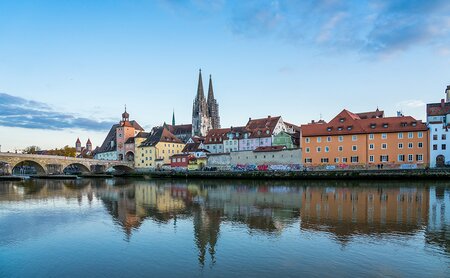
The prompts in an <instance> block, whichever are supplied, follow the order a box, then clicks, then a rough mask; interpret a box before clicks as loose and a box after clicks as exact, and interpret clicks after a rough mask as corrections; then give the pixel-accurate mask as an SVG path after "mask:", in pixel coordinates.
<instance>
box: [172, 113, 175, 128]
mask: <svg viewBox="0 0 450 278" xmlns="http://www.w3.org/2000/svg"><path fill="white" fill-rule="evenodd" d="M172 125H175V109H174V110H173V113H172Z"/></svg>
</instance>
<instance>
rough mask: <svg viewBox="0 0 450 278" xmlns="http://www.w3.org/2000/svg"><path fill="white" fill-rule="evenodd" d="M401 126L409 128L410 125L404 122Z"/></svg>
mask: <svg viewBox="0 0 450 278" xmlns="http://www.w3.org/2000/svg"><path fill="white" fill-rule="evenodd" d="M400 125H401V126H402V127H405V126H407V125H408V124H407V123H406V122H402V123H401V124H400Z"/></svg>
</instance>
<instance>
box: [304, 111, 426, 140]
mask: <svg viewBox="0 0 450 278" xmlns="http://www.w3.org/2000/svg"><path fill="white" fill-rule="evenodd" d="M301 129H302V136H322V135H325V136H326V135H346V134H363V133H385V132H402V131H403V132H407V131H425V130H427V126H426V124H425V123H422V121H418V120H416V119H414V118H413V117H411V116H401V117H383V118H364V119H361V118H360V117H359V116H358V114H354V113H352V112H350V111H348V110H346V109H344V110H342V111H341V112H340V113H339V114H338V115H337V116H336V117H334V118H333V119H332V120H331V121H330V122H329V123H310V124H306V125H302V126H301Z"/></svg>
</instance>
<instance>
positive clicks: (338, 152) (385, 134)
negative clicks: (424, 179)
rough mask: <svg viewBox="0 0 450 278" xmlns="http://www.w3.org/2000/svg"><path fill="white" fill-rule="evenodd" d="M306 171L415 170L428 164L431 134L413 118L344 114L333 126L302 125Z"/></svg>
mask: <svg viewBox="0 0 450 278" xmlns="http://www.w3.org/2000/svg"><path fill="white" fill-rule="evenodd" d="M301 130H302V138H301V140H302V157H303V162H304V165H305V166H306V167H319V168H320V167H328V168H335V167H337V168H366V169H368V168H372V169H373V168H383V169H384V168H403V169H405V168H416V167H419V168H420V167H425V166H427V165H428V160H429V148H428V146H429V144H428V142H429V132H428V128H427V126H426V124H425V123H422V121H418V120H416V119H414V118H413V117H411V116H403V115H399V116H397V117H384V112H383V111H380V110H378V109H377V110H376V111H373V112H366V113H358V114H355V113H352V112H350V111H348V110H345V109H344V110H342V112H340V113H339V114H338V115H337V116H336V117H334V118H333V119H332V120H331V121H330V122H328V123H327V122H325V121H319V122H312V123H310V124H306V125H302V126H301Z"/></svg>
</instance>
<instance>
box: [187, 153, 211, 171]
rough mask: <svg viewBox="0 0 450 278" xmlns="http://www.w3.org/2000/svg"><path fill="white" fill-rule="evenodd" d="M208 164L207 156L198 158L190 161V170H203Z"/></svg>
mask: <svg viewBox="0 0 450 278" xmlns="http://www.w3.org/2000/svg"><path fill="white" fill-rule="evenodd" d="M207 162H208V158H207V157H206V156H205V157H197V158H194V159H192V160H189V164H188V170H189V171H195V170H202V169H203V168H204V167H205V166H206V163H207Z"/></svg>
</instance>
